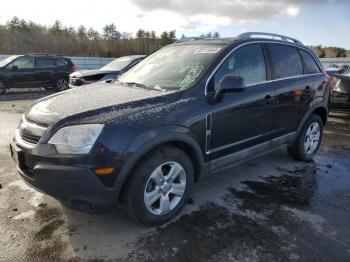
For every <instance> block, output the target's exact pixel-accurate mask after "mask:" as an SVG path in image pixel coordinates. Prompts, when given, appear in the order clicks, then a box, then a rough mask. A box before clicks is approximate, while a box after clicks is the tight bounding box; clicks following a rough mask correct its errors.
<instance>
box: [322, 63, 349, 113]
mask: <svg viewBox="0 0 350 262" xmlns="http://www.w3.org/2000/svg"><path fill="white" fill-rule="evenodd" d="M326 72H327V74H328V75H330V76H331V78H332V83H333V88H332V90H331V94H330V100H329V106H330V108H332V110H333V111H350V72H349V66H348V65H344V66H342V67H337V66H332V67H330V68H327V69H326Z"/></svg>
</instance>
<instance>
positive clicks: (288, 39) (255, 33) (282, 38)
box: [237, 32, 304, 45]
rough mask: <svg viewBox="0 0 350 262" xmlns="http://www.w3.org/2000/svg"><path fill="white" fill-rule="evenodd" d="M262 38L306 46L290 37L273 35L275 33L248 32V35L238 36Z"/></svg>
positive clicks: (240, 36) (241, 36) (239, 36)
mask: <svg viewBox="0 0 350 262" xmlns="http://www.w3.org/2000/svg"><path fill="white" fill-rule="evenodd" d="M260 36H261V37H264V36H265V37H266V36H270V37H271V38H272V39H276V38H279V39H280V40H281V41H285V42H293V43H295V44H299V45H304V44H303V43H302V42H301V41H299V40H297V39H295V38H292V37H289V36H285V35H279V34H273V33H264V32H247V33H243V34H240V35H238V36H237V38H252V37H260Z"/></svg>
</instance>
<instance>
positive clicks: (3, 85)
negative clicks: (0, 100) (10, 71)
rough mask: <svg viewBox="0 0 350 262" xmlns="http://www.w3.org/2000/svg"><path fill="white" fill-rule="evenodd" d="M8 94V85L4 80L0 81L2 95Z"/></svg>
mask: <svg viewBox="0 0 350 262" xmlns="http://www.w3.org/2000/svg"><path fill="white" fill-rule="evenodd" d="M5 92H6V83H5V81H4V80H2V79H0V95H2V94H4V93H5Z"/></svg>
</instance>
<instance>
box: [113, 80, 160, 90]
mask: <svg viewBox="0 0 350 262" xmlns="http://www.w3.org/2000/svg"><path fill="white" fill-rule="evenodd" d="M119 82H120V83H122V84H125V85H128V86H136V87H140V88H144V89H149V90H157V89H155V88H153V87H152V86H146V85H144V84H141V83H137V82H121V81H119Z"/></svg>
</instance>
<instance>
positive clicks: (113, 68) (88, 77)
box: [69, 55, 145, 87]
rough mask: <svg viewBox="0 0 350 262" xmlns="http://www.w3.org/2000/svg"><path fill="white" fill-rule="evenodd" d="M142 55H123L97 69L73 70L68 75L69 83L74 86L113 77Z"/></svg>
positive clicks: (139, 59)
mask: <svg viewBox="0 0 350 262" xmlns="http://www.w3.org/2000/svg"><path fill="white" fill-rule="evenodd" d="M144 57H145V56H144V55H132V56H123V57H120V58H117V59H115V60H113V61H112V62H110V63H108V64H107V65H105V66H104V67H102V68H100V69H97V70H82V71H77V72H74V73H72V74H71V75H70V81H69V82H70V85H71V86H72V87H75V86H81V85H85V84H91V83H93V82H96V81H102V80H111V79H115V78H116V77H117V76H118V75H120V74H122V73H124V72H126V71H127V70H129V69H130V68H131V67H133V66H134V65H136V64H137V63H138V62H140V61H141V60H142V59H143V58H144Z"/></svg>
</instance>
